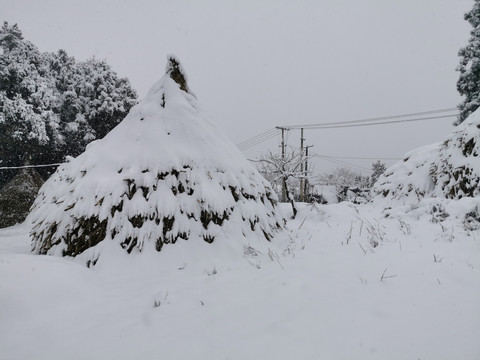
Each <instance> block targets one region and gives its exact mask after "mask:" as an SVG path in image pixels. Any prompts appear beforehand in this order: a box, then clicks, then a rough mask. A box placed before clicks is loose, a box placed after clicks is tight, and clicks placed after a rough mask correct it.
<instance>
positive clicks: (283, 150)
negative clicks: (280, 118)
mask: <svg viewBox="0 0 480 360" xmlns="http://www.w3.org/2000/svg"><path fill="white" fill-rule="evenodd" d="M277 129H280V130H282V144H281V147H282V171H284V172H285V130H287V129H286V128H283V127H280V126H277ZM286 197H287V182H286V179H285V176H284V177H283V178H282V202H286V201H287V200H286Z"/></svg>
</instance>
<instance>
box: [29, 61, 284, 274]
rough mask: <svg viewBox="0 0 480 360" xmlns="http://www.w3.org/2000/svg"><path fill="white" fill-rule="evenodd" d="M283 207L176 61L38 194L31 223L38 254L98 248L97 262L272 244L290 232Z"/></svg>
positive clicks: (93, 257) (66, 253)
mask: <svg viewBox="0 0 480 360" xmlns="http://www.w3.org/2000/svg"><path fill="white" fill-rule="evenodd" d="M276 201H277V198H276V195H275V194H274V192H273V191H272V190H271V189H270V184H269V183H268V182H267V181H266V180H265V179H264V178H263V177H262V176H261V175H260V174H259V173H258V172H257V170H256V169H255V168H254V167H253V166H252V165H250V163H249V162H248V161H247V160H246V159H245V158H244V157H243V155H242V154H241V153H240V151H239V150H238V149H237V148H236V147H235V146H234V145H233V144H232V143H231V142H230V141H229V140H228V139H227V138H226V137H225V136H224V135H223V134H222V133H221V132H220V131H219V130H218V129H217V128H216V127H215V126H214V125H213V124H212V123H211V121H210V120H209V118H208V116H207V115H206V114H205V113H204V111H202V109H201V107H200V104H199V103H198V101H197V99H196V97H195V96H194V95H193V94H192V93H191V92H190V90H189V89H188V86H187V83H186V77H185V75H184V72H183V70H182V68H181V66H180V64H179V62H178V61H177V60H176V59H175V58H174V57H170V58H169V62H168V65H167V71H166V75H164V76H163V78H162V79H161V80H160V81H159V82H157V83H156V84H155V85H154V86H153V87H152V89H151V90H150V91H149V93H148V94H147V96H146V97H145V99H144V100H143V101H141V102H140V103H139V104H138V105H136V106H135V107H134V108H132V110H131V111H130V113H129V114H128V116H127V117H126V118H125V119H124V120H123V121H122V122H121V123H120V124H119V125H118V126H117V127H116V128H114V129H113V130H112V131H111V132H110V133H109V134H107V136H105V138H104V139H102V140H98V141H96V142H94V143H92V144H90V145H89V146H88V147H87V149H86V151H85V152H84V153H83V154H81V155H80V156H78V157H77V158H76V159H74V160H72V161H71V162H69V163H66V164H64V165H62V166H61V167H60V168H59V169H58V170H57V172H56V173H55V174H54V175H53V176H52V177H51V178H50V179H49V180H48V181H47V182H46V183H45V184H44V186H43V187H42V188H41V190H40V192H39V196H38V197H37V199H36V201H35V203H34V205H33V208H32V212H31V214H30V216H29V220H30V221H31V222H32V223H33V229H32V231H31V237H32V239H33V242H32V251H33V252H34V253H37V254H53V255H62V256H77V255H79V254H82V253H84V252H85V250H87V249H92V248H93V250H91V251H90V253H91V254H90V255H89V258H90V260H92V261H93V262H95V261H96V259H98V256H99V255H100V253H101V249H102V244H104V243H106V242H108V243H112V242H113V243H117V244H118V245H120V246H121V247H122V248H124V249H125V250H126V251H127V252H128V253H130V252H132V251H142V250H144V249H145V248H146V247H147V246H148V247H149V248H151V249H154V248H155V249H156V250H157V251H160V250H161V248H162V246H163V245H164V244H168V243H175V242H176V241H177V240H178V239H179V238H181V239H184V240H187V239H189V238H192V237H200V238H203V239H204V240H205V241H206V242H209V243H210V242H213V241H214V239H215V238H216V237H217V236H218V235H220V234H235V235H237V236H238V235H242V234H243V235H244V236H246V235H247V234H255V235H258V236H257V237H261V238H263V239H265V238H266V239H267V240H270V238H271V237H272V235H273V233H274V232H275V231H276V230H277V229H279V228H281V227H282V226H283V219H282V217H281V216H280V215H279V214H278V212H277V207H276ZM104 240H105V241H104ZM89 264H90V263H89Z"/></svg>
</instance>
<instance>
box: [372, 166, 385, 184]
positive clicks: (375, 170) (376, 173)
mask: <svg viewBox="0 0 480 360" xmlns="http://www.w3.org/2000/svg"><path fill="white" fill-rule="evenodd" d="M386 170H387V167H386V166H385V163H382V162H381V161H380V160H378V161H377V162H374V163H373V164H372V175H371V176H370V186H373V185H375V183H376V182H377V180H378V178H379V177H380V175H382V174H383V173H384V172H385V171H386Z"/></svg>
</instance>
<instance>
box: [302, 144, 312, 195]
mask: <svg viewBox="0 0 480 360" xmlns="http://www.w3.org/2000/svg"><path fill="white" fill-rule="evenodd" d="M311 147H313V145H307V146H305V182H304V184H303V185H304V190H303V193H304V195H305V198H307V197H308V196H307V195H308V179H307V175H308V148H311Z"/></svg>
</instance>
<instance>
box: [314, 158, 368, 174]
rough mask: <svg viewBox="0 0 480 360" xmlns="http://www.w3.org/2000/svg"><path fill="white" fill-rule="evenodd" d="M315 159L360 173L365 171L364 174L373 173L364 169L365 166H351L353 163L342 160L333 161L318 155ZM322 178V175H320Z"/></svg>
mask: <svg viewBox="0 0 480 360" xmlns="http://www.w3.org/2000/svg"><path fill="white" fill-rule="evenodd" d="M314 157H318V158H320V159H322V160H325V161H329V162H331V163H334V164H337V165H341V166H345V167H349V168H352V169H356V170H360V171H363V172H368V173H371V172H372V170H370V169H367V168H364V167H363V166H358V165H355V164H351V163H348V162H346V161H341V160H335V159H331V158H326V157H323V156H322V155H318V154H315V155H314ZM319 176H320V175H319Z"/></svg>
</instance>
